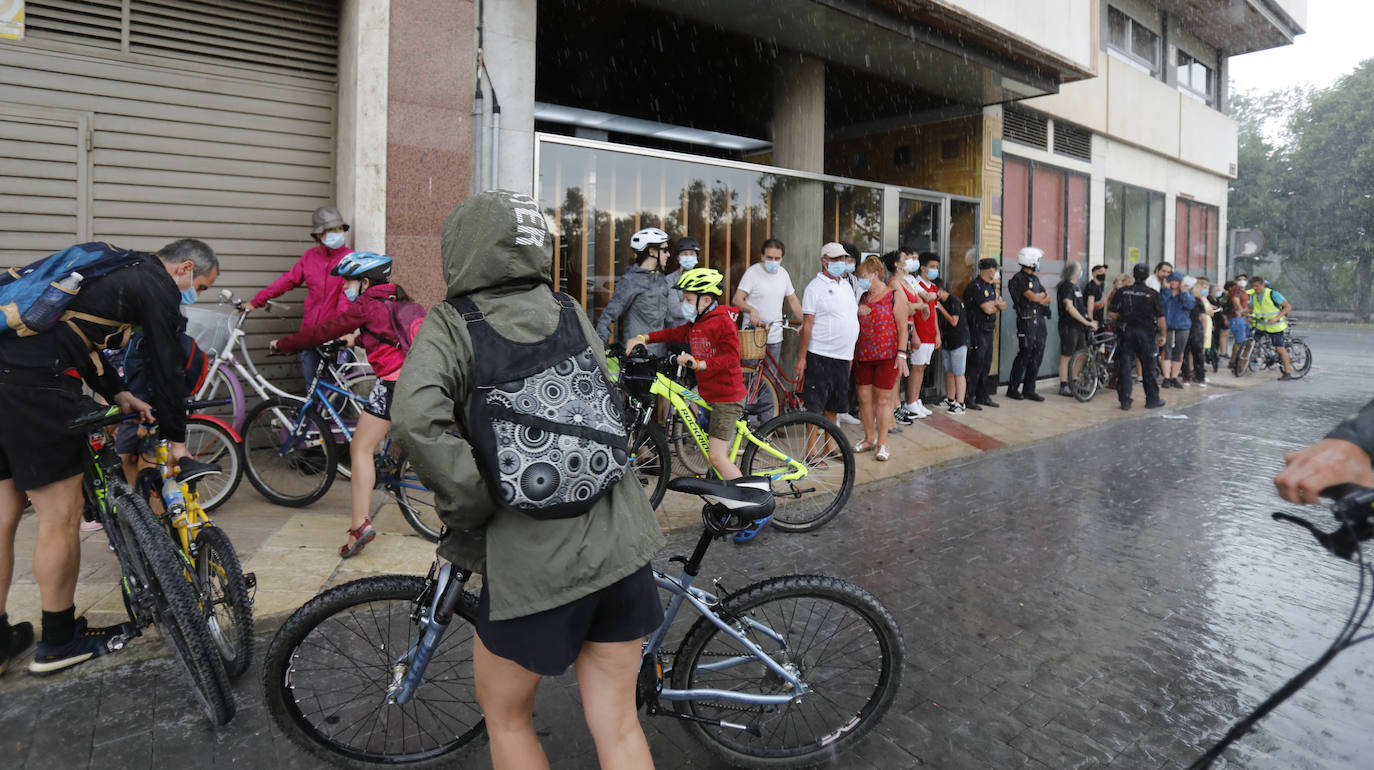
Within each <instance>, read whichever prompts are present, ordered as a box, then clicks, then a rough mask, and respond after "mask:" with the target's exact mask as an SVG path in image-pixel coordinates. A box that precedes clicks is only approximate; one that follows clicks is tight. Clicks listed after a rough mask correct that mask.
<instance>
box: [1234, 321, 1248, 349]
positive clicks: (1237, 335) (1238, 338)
mask: <svg viewBox="0 0 1374 770" xmlns="http://www.w3.org/2000/svg"><path fill="white" fill-rule="evenodd" d="M1248 339H1250V322H1249V321H1247V320H1245V319H1244V318H1232V319H1231V342H1233V343H1235V344H1237V345H1239V344H1240V343H1242V342H1244V341H1246V340H1248Z"/></svg>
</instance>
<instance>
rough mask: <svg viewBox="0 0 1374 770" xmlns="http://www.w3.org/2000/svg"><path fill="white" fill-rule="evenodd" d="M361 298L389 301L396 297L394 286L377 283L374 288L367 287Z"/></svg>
mask: <svg viewBox="0 0 1374 770" xmlns="http://www.w3.org/2000/svg"><path fill="white" fill-rule="evenodd" d="M362 296H363V297H372V298H373V299H391V298H392V297H394V296H396V284H394V283H379V284H377V285H376V286H369V287H367V291H365V292H363V293H362Z"/></svg>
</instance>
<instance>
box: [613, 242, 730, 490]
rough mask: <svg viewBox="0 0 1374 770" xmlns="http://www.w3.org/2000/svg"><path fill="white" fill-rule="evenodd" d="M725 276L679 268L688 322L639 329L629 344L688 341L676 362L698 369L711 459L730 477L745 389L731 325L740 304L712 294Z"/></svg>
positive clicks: (631, 346)
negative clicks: (706, 408)
mask: <svg viewBox="0 0 1374 770" xmlns="http://www.w3.org/2000/svg"><path fill="white" fill-rule="evenodd" d="M724 280H725V276H723V275H721V274H720V272H719V271H717V270H712V269H710V268H708V267H699V268H696V269H695V270H688V271H687V272H685V273H683V274H682V277H681V278H679V279H678V282H677V287H676V288H678V289H680V290H681V291H682V314H683V316H684V317H686V319H687V323H685V324H683V325H681V326H677V327H674V328H672V329H664V330H662V331H657V332H652V333H650V334H649V335H648V336H645V335H642V334H641V335H637V336H635V337H633V338H631V339H630V343H629V345H628V346H627V347H628V348H629V349H630V350H634V349H635V348H636V347H637V346H639V345H643V344H645V343H646V342H647V343H657V342H687V343H690V345H691V349H692V352H691V353H683V354H681V355H679V356H678V359H677V362H678V364H679V365H681V366H685V367H689V368H691V369H693V370H695V371H696V373H697V392H699V393H700V394H701V398H702V400H703V401H705V402H706V403H708V404H710V405H711V424H710V425H709V426H708V428H707V433H708V434H709V435H710V444H709V446H710V453H709V454H710V458H711V465H712V466H713V467H715V469H716V473H718V474H720V477H721V478H722V479H725V480H727V481H728V480H730V479H737V478H739V477H740V476H742V475H743V474H742V473H740V471H739V468H738V467H736V466H735V464H734V463H733V462H731V461H730V444H731V443H732V442H733V441H734V440H735V423H737V422H739V420H740V419H741V418H742V417H744V394H745V391H744V374H743V373H742V372H741V370H740V363H739V332H737V331H735V324H736V323H737V321H738V320H739V310H737V309H735V308H733V307H731V306H729V305H722V304H720V303H719V302H718V301H717V300H716V299H715V297H719V296H721V288H720V284H721V282H722V281H724ZM703 299H705V300H706V303H705V304H706V307H705V309H703V308H702V304H703V303H702V300H703Z"/></svg>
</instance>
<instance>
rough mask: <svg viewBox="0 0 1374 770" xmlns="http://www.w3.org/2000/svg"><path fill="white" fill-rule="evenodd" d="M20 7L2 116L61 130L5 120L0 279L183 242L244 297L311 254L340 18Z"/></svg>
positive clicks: (331, 119)
mask: <svg viewBox="0 0 1374 770" xmlns="http://www.w3.org/2000/svg"><path fill="white" fill-rule="evenodd" d="M27 8H28V20H29V27H28V32H29V34H28V39H27V40H25V41H22V42H21V43H19V44H15V45H9V44H6V43H7V42H8V41H6V42H5V43H0V105H44V106H45V107H46V108H47V109H48V111H49V112H52V111H57V112H60V113H61V115H63V116H66V119H65V120H55V119H48V120H46V121H44V122H40V123H33V121H35V120H39V119H38V118H25V119H23V120H19V119H16V117H14V116H11V115H9V114H8V113H9V112H14V111H16V110H10V109H8V108H6V107H4V106H0V182H3V187H0V262H4V263H5V264H8V263H10V262H15V261H20V260H19V259H15V258H12V257H11V256H10V255H11V254H13V255H15V257H18V256H20V255H34V256H41V255H42V254H43V253H50V252H52V251H56V250H57V249H59V248H61V247H62V246H63V245H66V244H68V243H72V242H75V241H76V240H77V239H78V238H79V237H86V238H91V239H95V240H105V241H110V242H111V243H116V244H119V245H121V246H125V247H128V248H136V249H145V250H153V249H156V248H158V247H159V246H162V245H163V244H165V243H167V242H168V241H171V240H174V239H176V238H183V237H192V238H199V239H202V240H204V241H206V242H207V243H209V244H210V245H211V247H213V248H214V249H215V251H216V252H217V253H218V254H219V255H220V261H221V266H222V268H223V272H222V273H221V276H220V279H219V281H218V283H217V284H216V289H219V288H228V289H231V290H233V291H234V292H235V293H236V294H238V295H239V296H251V295H252V294H253V293H255V292H256V291H257V290H258V289H260V288H262V287H263V286H265V285H267V284H268V283H270V282H271V281H272V280H274V279H275V278H276V277H277V276H278V275H280V274H281V273H282V272H284V271H286V270H287V269H289V268H290V266H291V265H292V264H293V262H294V261H295V260H296V258H297V257H299V256H300V254H301V252H303V251H304V250H305V249H307V248H308V247H310V246H311V245H312V243H311V241H310V239H309V225H310V212H311V211H313V210H314V209H315V208H317V207H319V206H322V205H326V204H328V203H330V202H332V200H333V195H334V134H335V106H336V85H335V82H334V80H335V70H336V62H335V36H336V24H337V18H336V16H337V7H336V4H335V3H333V2H328V1H327V0H294V2H279V3H278V2H272V3H268V2H255V1H253V0H216V1H215V2H205V1H201V0H187V1H185V2H173V1H172V0H166V1H157V0H95V1H94V2H83V1H81V0H40V1H38V2H35V1H34V0H30V2H29V3H28V6H27ZM245 20H249V21H248V22H245ZM192 40H193V41H194V42H195V44H194V45H190V44H189V41H192ZM112 46H113V48H114V50H110V49H111V47H112ZM19 109H20V111H22V109H23V108H19ZM87 150H89V152H87ZM87 179H88V180H89V182H88V183H87V182H86V181H85V180H87ZM78 182H82V183H84V184H81V183H78ZM26 223H27V224H26ZM302 298H303V292H300V291H297V292H295V293H293V295H292V296H288V297H286V298H284V299H287V300H294V301H295V302H296V303H297V304H296V306H295V307H294V308H293V309H292V311H291V312H288V313H283V314H280V315H277V314H273V315H271V316H263V315H255V317H254V320H253V322H252V323H251V325H250V327H249V330H250V336H249V340H250V344H252V345H253V346H254V347H255V348H262V347H265V343H266V340H268V339H270V338H272V337H275V336H280V334H282V333H284V332H289V331H293V330H294V329H295V328H296V327H297V326H298V319H299V316H300V305H299V302H300V300H301V299H302ZM258 360H259V361H261V360H262V359H261V358H259V359H258ZM278 371H279V373H280V374H282V375H284V376H289V375H291V374H292V373H293V372H295V371H298V370H296V369H295V368H294V366H292V365H290V364H284V365H283V368H281V369H280V370H278ZM269 376H271V374H270V373H269Z"/></svg>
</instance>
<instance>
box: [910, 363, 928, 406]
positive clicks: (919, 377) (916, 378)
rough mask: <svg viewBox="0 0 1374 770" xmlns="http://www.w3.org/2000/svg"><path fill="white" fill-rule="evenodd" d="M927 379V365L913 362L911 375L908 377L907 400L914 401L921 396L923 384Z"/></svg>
mask: <svg viewBox="0 0 1374 770" xmlns="http://www.w3.org/2000/svg"><path fill="white" fill-rule="evenodd" d="M925 381H926V365H925V364H912V365H911V376H910V377H908V378H906V402H907V403H908V404H911V403H914V402H916V401H918V400H920V398H921V384H922V383H924V382H925Z"/></svg>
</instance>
